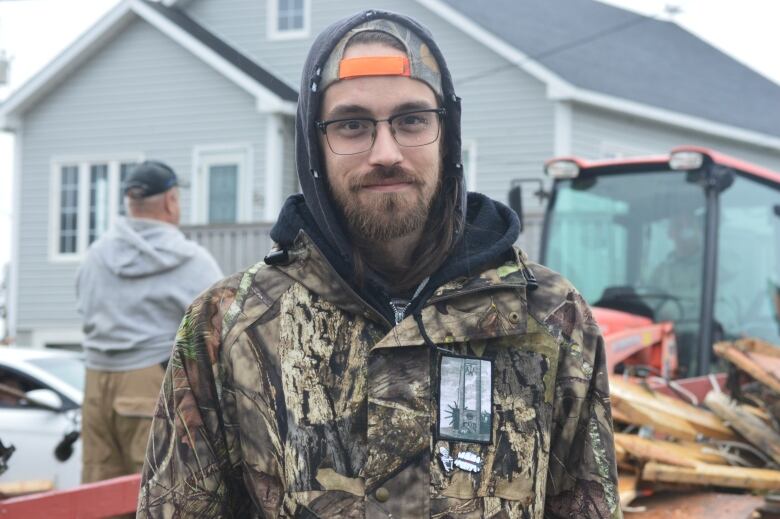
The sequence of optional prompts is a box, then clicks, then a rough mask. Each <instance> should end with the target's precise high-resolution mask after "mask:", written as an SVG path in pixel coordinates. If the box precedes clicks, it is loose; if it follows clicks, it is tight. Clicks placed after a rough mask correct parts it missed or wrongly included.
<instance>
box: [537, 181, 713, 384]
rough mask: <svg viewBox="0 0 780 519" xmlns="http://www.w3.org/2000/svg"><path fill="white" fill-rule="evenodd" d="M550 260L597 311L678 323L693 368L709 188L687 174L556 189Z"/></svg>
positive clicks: (685, 364) (685, 360) (682, 355)
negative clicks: (619, 311) (618, 311)
mask: <svg viewBox="0 0 780 519" xmlns="http://www.w3.org/2000/svg"><path fill="white" fill-rule="evenodd" d="M554 200H555V202H554V204H555V205H554V208H553V212H552V213H551V215H550V220H549V226H550V227H549V236H548V240H547V250H546V258H545V259H546V262H547V265H549V266H550V268H553V269H555V270H557V271H559V272H561V273H562V274H563V275H565V276H566V277H568V278H569V279H570V280H571V281H572V282H573V283H574V285H575V286H576V287H577V288H578V289H580V291H581V292H582V294H583V296H584V297H585V298H586V299H587V300H588V302H589V303H590V304H592V305H594V306H600V307H604V308H612V309H615V310H622V311H625V312H629V313H634V314H636V315H644V316H646V317H649V318H651V319H653V320H654V321H656V322H659V321H667V320H670V321H674V326H675V333H676V334H677V347H678V350H677V351H678V358H679V361H680V368H681V371H682V372H683V373H685V372H686V369H688V368H691V369H695V362H696V351H697V345H698V341H699V333H700V330H699V315H700V312H701V293H702V269H703V261H704V257H703V254H702V252H703V236H704V205H705V198H704V191H703V190H702V188H701V187H699V186H698V185H697V184H695V183H691V182H688V181H687V180H686V175H685V174H684V173H683V172H677V171H659V172H652V171H648V172H642V173H625V174H619V175H618V174H604V175H600V176H598V177H596V178H590V179H589V178H583V179H577V180H571V181H562V182H559V183H558V184H557V187H556V194H555V198H554Z"/></svg>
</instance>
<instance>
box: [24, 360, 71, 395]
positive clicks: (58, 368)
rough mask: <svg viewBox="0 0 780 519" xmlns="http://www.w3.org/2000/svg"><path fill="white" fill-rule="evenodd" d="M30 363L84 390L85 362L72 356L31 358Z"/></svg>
mask: <svg viewBox="0 0 780 519" xmlns="http://www.w3.org/2000/svg"><path fill="white" fill-rule="evenodd" d="M29 362H30V364H32V365H34V366H36V367H38V368H40V369H42V370H44V371H46V372H47V373H49V374H51V375H53V376H55V377H57V378H58V379H60V380H62V381H64V382H65V383H66V384H68V385H69V386H72V387H74V388H75V389H78V390H79V391H82V392H83V391H84V369H85V368H84V362H83V361H82V360H80V359H78V358H72V357H44V358H39V359H30V361H29Z"/></svg>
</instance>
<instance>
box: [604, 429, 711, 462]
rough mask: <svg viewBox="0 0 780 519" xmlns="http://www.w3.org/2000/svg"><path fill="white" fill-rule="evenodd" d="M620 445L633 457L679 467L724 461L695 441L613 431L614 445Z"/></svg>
mask: <svg viewBox="0 0 780 519" xmlns="http://www.w3.org/2000/svg"><path fill="white" fill-rule="evenodd" d="M618 446H619V447H620V449H622V450H624V451H625V452H627V453H628V454H630V455H631V456H633V457H634V458H637V459H640V460H642V461H657V462H659V463H666V464H668V465H678V466H680V467H695V466H696V465H697V464H698V463H714V464H718V463H723V464H725V463H726V460H725V459H723V457H722V456H719V455H718V454H715V453H709V452H705V446H704V445H701V444H697V443H684V444H680V443H675V442H668V441H664V440H656V439H647V438H642V437H640V436H637V435H635V434H624V433H615V447H616V449H617V447H618Z"/></svg>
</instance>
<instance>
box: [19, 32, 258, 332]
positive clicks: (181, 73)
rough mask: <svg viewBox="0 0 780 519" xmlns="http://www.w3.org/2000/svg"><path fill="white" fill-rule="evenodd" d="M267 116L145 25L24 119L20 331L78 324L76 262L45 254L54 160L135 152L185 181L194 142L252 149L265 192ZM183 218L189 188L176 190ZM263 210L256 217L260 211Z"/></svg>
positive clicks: (186, 212) (114, 44)
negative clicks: (59, 260) (246, 145)
mask: <svg viewBox="0 0 780 519" xmlns="http://www.w3.org/2000/svg"><path fill="white" fill-rule="evenodd" d="M265 128H266V120H265V117H264V116H263V115H262V114H260V113H258V112H257V110H256V109H255V100H254V98H253V97H251V96H250V95H249V94H247V93H245V92H244V91H243V90H241V89H239V88H238V87H237V86H235V85H234V84H233V83H231V82H229V81H228V80H227V79H225V78H224V77H223V76H222V75H220V74H218V73H217V72H216V71H214V70H213V69H212V68H210V67H209V66H208V65H206V64H204V63H203V62H202V61H200V60H199V59H198V58H197V57H195V56H193V55H192V54H191V53H190V52H188V51H187V50H185V49H184V48H182V47H181V46H179V45H178V44H177V43H175V42H173V41H172V40H170V39H169V38H168V37H167V36H165V35H163V34H162V33H160V32H159V31H157V29H155V28H153V27H151V26H150V25H148V24H146V23H145V22H142V21H134V22H133V23H132V24H131V25H130V26H129V27H127V28H126V29H124V30H123V31H121V32H120V33H119V34H118V35H117V37H115V39H114V40H112V41H111V42H110V43H108V44H107V45H106V47H105V48H103V49H102V50H101V51H100V52H99V53H98V54H96V55H95V56H94V57H92V58H91V59H90V60H89V61H87V62H86V63H85V64H83V65H82V66H81V67H79V68H78V69H77V70H76V71H75V72H74V73H73V74H72V75H71V76H70V77H69V78H67V79H66V80H65V81H64V82H63V83H61V84H60V85H59V86H58V87H57V88H56V89H55V90H54V91H53V92H52V93H51V94H50V95H49V96H48V97H47V98H45V99H43V100H42V101H40V102H39V103H37V104H36V105H35V107H34V108H33V109H32V110H31V111H30V112H28V113H27V114H25V116H24V128H23V133H22V142H23V150H22V152H23V159H22V167H23V173H22V176H21V180H22V183H21V204H20V208H21V213H20V215H19V218H20V229H21V232H20V235H19V258H20V260H21V261H20V264H19V287H20V289H19V308H18V328H19V330H20V332H21V333H24V332H25V330H29V329H33V328H36V329H39V328H58V327H68V328H74V327H78V326H79V323H80V320H79V318H78V316H77V314H76V310H75V294H74V280H75V272H76V268H77V264H76V263H75V262H72V263H52V262H50V261H49V258H48V244H49V238H50V237H49V211H50V209H49V208H50V193H49V185H50V174H51V164H52V160H53V159H54V158H56V157H61V156H74V155H75V156H80V157H84V158H89V157H91V156H101V157H103V156H105V157H111V156H113V155H114V154H124V153H141V154H143V155H144V156H145V157H146V158H156V159H160V160H163V161H165V162H167V163H169V164H170V165H171V166H172V167H173V168H174V169H175V170H176V171H177V172H178V173H179V175H180V176H181V177H183V178H185V179H186V178H188V177H190V173H191V171H192V169H193V164H192V162H193V148H194V146H196V145H212V144H221V143H247V142H248V143H251V145H252V147H253V148H254V156H255V160H254V171H253V174H254V189H255V190H256V191H257V192H260V193H262V192H263V188H264V184H263V176H264V168H265V161H264V160H261V159H262V157H263V156H264V154H263V152H264V150H265V147H264V132H265ZM182 199H183V212H182V222H183V223H188V222H189V221H190V214H189V208H190V190H189V189H183V190H182ZM258 213H260V214H261V211H260V210H258Z"/></svg>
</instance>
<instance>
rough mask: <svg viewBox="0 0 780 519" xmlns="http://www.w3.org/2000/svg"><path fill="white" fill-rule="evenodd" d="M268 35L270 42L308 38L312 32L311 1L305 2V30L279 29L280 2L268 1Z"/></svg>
mask: <svg viewBox="0 0 780 519" xmlns="http://www.w3.org/2000/svg"><path fill="white" fill-rule="evenodd" d="M267 6H268V9H267V15H268V24H267V29H266V31H267V35H268V39H269V40H274V41H278V40H298V39H302V38H307V37H308V36H309V32H310V31H311V0H303V28H301V29H286V30H280V29H279V0H267Z"/></svg>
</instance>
